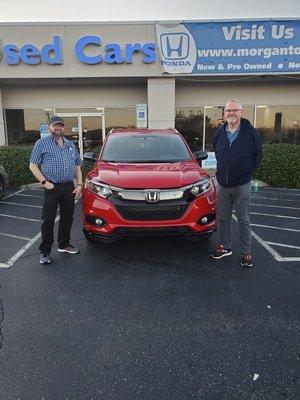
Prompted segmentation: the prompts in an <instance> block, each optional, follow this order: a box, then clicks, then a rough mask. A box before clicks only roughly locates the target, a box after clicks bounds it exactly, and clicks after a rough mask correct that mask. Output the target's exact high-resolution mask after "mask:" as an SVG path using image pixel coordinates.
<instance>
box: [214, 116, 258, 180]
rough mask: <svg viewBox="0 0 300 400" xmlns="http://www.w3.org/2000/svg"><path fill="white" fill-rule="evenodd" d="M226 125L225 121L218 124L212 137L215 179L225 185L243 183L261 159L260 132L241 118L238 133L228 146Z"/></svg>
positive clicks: (249, 177) (248, 178) (250, 175)
mask: <svg viewBox="0 0 300 400" xmlns="http://www.w3.org/2000/svg"><path fill="white" fill-rule="evenodd" d="M226 126H227V123H226V124H224V125H222V126H220V127H219V128H218V129H217V131H216V133H215V135H214V138H213V146H214V151H215V155H216V159H217V172H216V177H217V181H218V183H219V184H220V185H221V186H225V187H234V186H240V185H245V184H246V183H248V182H250V180H251V177H252V175H253V172H254V171H255V170H256V169H257V168H258V166H259V164H260V163H261V160H262V145H261V138H260V134H259V133H258V131H257V130H256V129H255V128H254V127H253V126H252V125H251V124H250V122H249V121H248V120H247V119H245V118H242V119H241V125H240V133H239V135H238V137H237V139H236V140H235V141H234V142H233V143H232V144H231V146H230V143H229V140H228V138H227V134H226Z"/></svg>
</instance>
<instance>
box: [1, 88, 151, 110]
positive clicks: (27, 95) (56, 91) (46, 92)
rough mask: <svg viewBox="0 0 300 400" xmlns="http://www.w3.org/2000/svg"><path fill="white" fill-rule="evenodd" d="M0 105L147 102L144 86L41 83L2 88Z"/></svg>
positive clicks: (77, 104) (33, 106) (132, 104)
mask: <svg viewBox="0 0 300 400" xmlns="http://www.w3.org/2000/svg"><path fill="white" fill-rule="evenodd" d="M2 99H3V107H7V108H37V109H39V108H48V107H49V108H52V107H56V108H73V107H74V108H81V107H121V108H122V107H129V106H131V107H135V105H136V103H147V87H146V84H145V85H135V84H131V85H118V86H116V85H110V86H105V85H97V84H94V85H74V86H73V85H72V86H70V85H68V86H64V85H61V86H56V85H41V86H37V85H35V86H6V87H3V88H2Z"/></svg>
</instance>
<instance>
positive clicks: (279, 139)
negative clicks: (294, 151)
mask: <svg viewBox="0 0 300 400" xmlns="http://www.w3.org/2000/svg"><path fill="white" fill-rule="evenodd" d="M256 127H257V129H258V130H259V132H260V133H261V136H262V140H263V143H294V144H300V106H267V105H258V106H257V107H256Z"/></svg>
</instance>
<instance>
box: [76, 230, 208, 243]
mask: <svg viewBox="0 0 300 400" xmlns="http://www.w3.org/2000/svg"><path fill="white" fill-rule="evenodd" d="M215 230H216V228H214V229H210V230H208V231H205V232H199V233H193V232H191V231H190V230H189V229H188V228H184V227H183V228H181V227H175V228H174V227H170V228H117V229H116V230H115V231H114V233H112V234H105V235H103V234H101V233H94V232H91V231H88V230H86V229H85V228H83V233H84V234H85V237H86V238H87V239H91V240H94V241H99V242H107V243H109V242H114V241H115V240H118V239H120V238H122V237H149V236H150V237H151V236H152V237H159V236H164V237H170V236H171V237H172V236H173V237H183V238H187V239H196V238H202V239H205V238H209V237H210V236H211V235H212V234H213V233H214V231H215Z"/></svg>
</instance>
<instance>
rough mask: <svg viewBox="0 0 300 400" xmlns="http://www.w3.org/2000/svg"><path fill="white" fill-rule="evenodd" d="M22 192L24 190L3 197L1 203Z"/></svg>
mask: <svg viewBox="0 0 300 400" xmlns="http://www.w3.org/2000/svg"><path fill="white" fill-rule="evenodd" d="M23 190H24V189H21V190H18V191H17V192H14V193H11V194H9V195H8V196H5V197H3V199H2V202H3V200H5V199H8V198H9V197H12V196H14V195H16V194H19V193H21V192H23Z"/></svg>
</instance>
